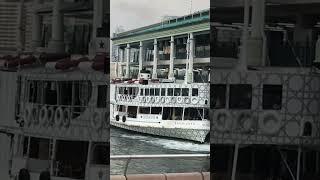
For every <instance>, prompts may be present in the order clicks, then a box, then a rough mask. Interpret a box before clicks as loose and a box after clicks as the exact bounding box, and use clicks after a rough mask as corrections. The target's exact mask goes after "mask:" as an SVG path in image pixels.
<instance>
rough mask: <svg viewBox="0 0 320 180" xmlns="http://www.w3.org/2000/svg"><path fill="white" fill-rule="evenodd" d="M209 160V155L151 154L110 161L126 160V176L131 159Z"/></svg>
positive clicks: (113, 158)
mask: <svg viewBox="0 0 320 180" xmlns="http://www.w3.org/2000/svg"><path fill="white" fill-rule="evenodd" d="M164 158H167V159H181V158H183V159H199V158H202V159H204V158H207V159H210V154H152V155H113V156H110V160H126V165H125V167H124V175H127V171H128V166H129V163H130V161H131V160H132V159H164Z"/></svg>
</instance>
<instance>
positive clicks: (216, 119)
mask: <svg viewBox="0 0 320 180" xmlns="http://www.w3.org/2000/svg"><path fill="white" fill-rule="evenodd" d="M231 128H232V117H231V114H230V113H229V111H227V110H224V109H223V110H216V111H215V112H213V129H214V130H217V131H221V132H224V131H227V130H231Z"/></svg>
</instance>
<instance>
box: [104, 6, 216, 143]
mask: <svg viewBox="0 0 320 180" xmlns="http://www.w3.org/2000/svg"><path fill="white" fill-rule="evenodd" d="M112 40H113V44H114V45H115V46H117V47H118V51H117V52H118V53H117V55H118V56H117V60H118V61H117V62H113V66H114V67H115V69H117V72H118V74H117V76H116V77H114V78H113V80H112V81H111V85H110V86H111V90H110V91H111V96H110V103H111V106H110V113H111V114H110V118H111V119H110V122H111V125H113V126H115V127H119V128H124V129H128V130H132V131H136V132H141V133H147V134H152V135H158V136H166V137H173V138H180V139H187V140H193V141H198V142H204V141H205V139H206V138H207V137H208V136H207V135H208V133H209V131H210V125H209V120H208V119H209V116H208V115H209V102H210V97H209V83H208V81H209V72H210V69H209V68H208V65H209V64H210V54H209V53H210V47H209V11H201V12H196V13H194V14H191V15H187V16H183V17H178V18H174V19H169V20H168V21H164V22H161V23H158V24H153V25H150V26H147V27H142V28H139V29H135V30H131V31H128V32H123V33H120V34H117V35H116V36H115V37H114V38H113V39H112Z"/></svg>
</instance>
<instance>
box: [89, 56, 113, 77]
mask: <svg viewBox="0 0 320 180" xmlns="http://www.w3.org/2000/svg"><path fill="white" fill-rule="evenodd" d="M108 60H109V58H108V57H107V54H105V53H100V54H97V55H96V56H95V58H94V60H93V63H92V66H91V67H92V69H94V70H96V71H106V72H108V70H109V67H108V65H109V61H108Z"/></svg>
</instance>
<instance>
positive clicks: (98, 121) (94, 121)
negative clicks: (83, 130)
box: [91, 112, 103, 129]
mask: <svg viewBox="0 0 320 180" xmlns="http://www.w3.org/2000/svg"><path fill="white" fill-rule="evenodd" d="M102 123H103V117H102V115H101V113H99V112H94V113H93V115H92V118H91V126H92V128H94V129H100V128H101V127H102Z"/></svg>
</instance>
